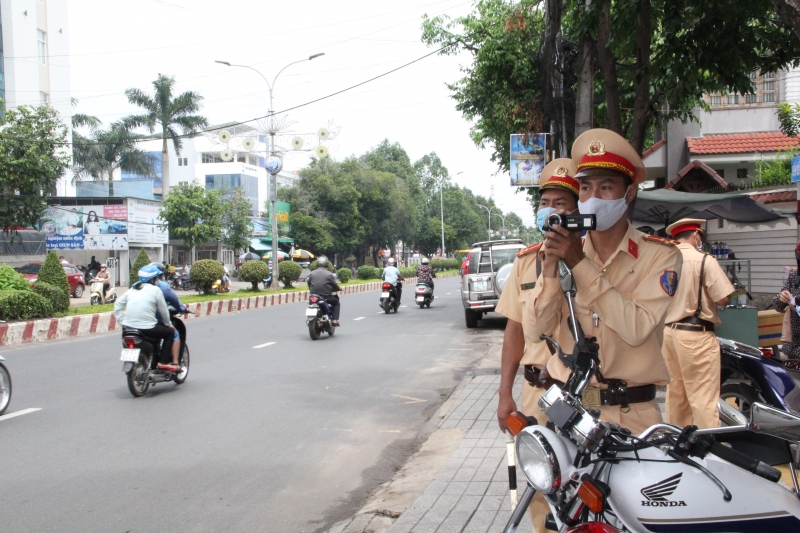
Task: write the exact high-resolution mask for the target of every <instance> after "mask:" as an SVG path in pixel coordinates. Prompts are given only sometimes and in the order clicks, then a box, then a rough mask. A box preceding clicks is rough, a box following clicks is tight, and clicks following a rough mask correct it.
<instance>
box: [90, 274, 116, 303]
mask: <svg viewBox="0 0 800 533" xmlns="http://www.w3.org/2000/svg"><path fill="white" fill-rule="evenodd" d="M90 283H91V284H90V285H89V290H90V291H91V297H90V298H89V302H90V303H91V305H100V304H110V303H114V302H115V301H117V288H116V287H109V288H108V291H107V292H106V293H105V294H103V280H101V279H97V278H94V279H92V280H91V282H90Z"/></svg>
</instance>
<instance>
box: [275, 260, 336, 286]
mask: <svg viewBox="0 0 800 533" xmlns="http://www.w3.org/2000/svg"><path fill="white" fill-rule="evenodd" d="M328 264H330V263H328ZM302 271H303V269H302V268H301V267H300V265H298V264H297V263H295V262H293V261H281V262H280V263H278V279H279V280H280V281H281V282H282V283H283V286H284V287H287V288H288V287H291V286H292V283H293V282H295V281H297V280H298V278H300V273H301V272H302Z"/></svg>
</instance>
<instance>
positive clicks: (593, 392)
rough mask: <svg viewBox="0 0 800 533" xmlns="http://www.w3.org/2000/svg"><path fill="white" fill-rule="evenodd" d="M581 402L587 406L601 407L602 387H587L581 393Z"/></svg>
mask: <svg viewBox="0 0 800 533" xmlns="http://www.w3.org/2000/svg"><path fill="white" fill-rule="evenodd" d="M581 403H583V405H584V406H586V407H600V406H601V405H602V403H601V402H600V389H586V390H585V391H583V394H581Z"/></svg>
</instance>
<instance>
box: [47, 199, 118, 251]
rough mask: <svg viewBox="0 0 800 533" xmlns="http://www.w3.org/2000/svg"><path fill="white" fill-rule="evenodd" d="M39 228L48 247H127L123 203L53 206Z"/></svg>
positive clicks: (115, 248)
mask: <svg viewBox="0 0 800 533" xmlns="http://www.w3.org/2000/svg"><path fill="white" fill-rule="evenodd" d="M42 231H43V232H44V234H45V243H46V246H47V249H48V250H127V249H128V208H127V207H126V206H125V205H82V206H81V205H77V206H62V205H54V206H51V207H50V208H49V209H48V210H47V215H45V220H44V223H43V224H42Z"/></svg>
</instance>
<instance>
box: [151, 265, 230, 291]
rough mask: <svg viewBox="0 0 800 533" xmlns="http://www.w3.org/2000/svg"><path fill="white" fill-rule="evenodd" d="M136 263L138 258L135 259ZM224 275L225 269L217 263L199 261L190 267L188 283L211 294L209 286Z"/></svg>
mask: <svg viewBox="0 0 800 533" xmlns="http://www.w3.org/2000/svg"><path fill="white" fill-rule="evenodd" d="M137 261H138V258H137ZM224 274H225V269H223V268H222V265H220V264H219V261H214V260H213V259H201V260H200V261H197V262H196V263H195V264H193V265H192V268H191V269H190V270H189V281H191V282H192V284H193V285H194V286H195V287H198V288H199V289H200V290H202V291H203V293H205V294H209V293H210V292H211V285H213V284H214V282H215V281H217V280H221V279H222V276H223V275H224Z"/></svg>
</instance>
